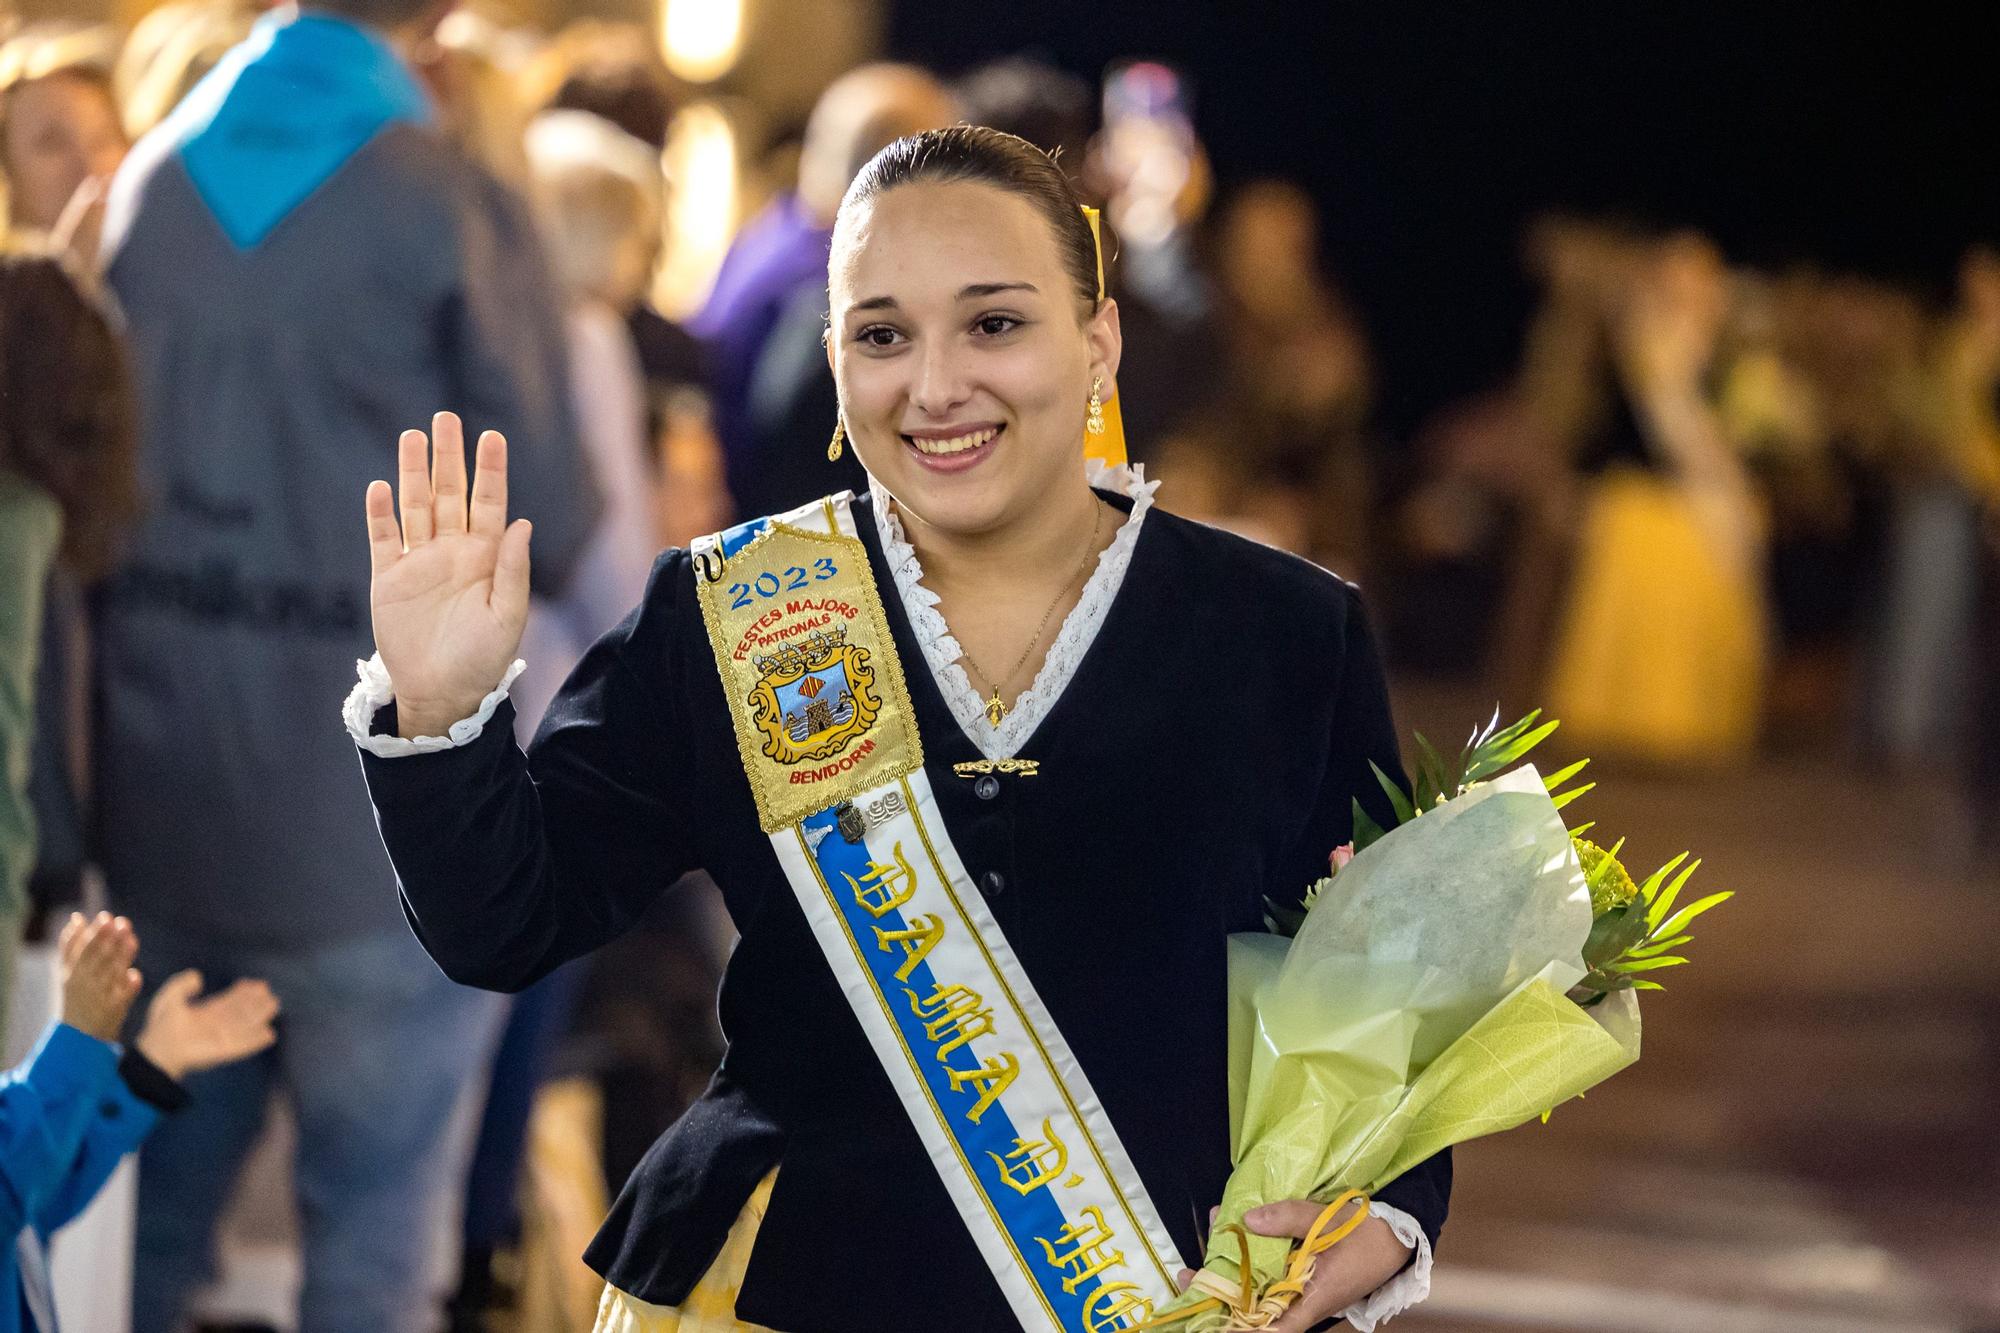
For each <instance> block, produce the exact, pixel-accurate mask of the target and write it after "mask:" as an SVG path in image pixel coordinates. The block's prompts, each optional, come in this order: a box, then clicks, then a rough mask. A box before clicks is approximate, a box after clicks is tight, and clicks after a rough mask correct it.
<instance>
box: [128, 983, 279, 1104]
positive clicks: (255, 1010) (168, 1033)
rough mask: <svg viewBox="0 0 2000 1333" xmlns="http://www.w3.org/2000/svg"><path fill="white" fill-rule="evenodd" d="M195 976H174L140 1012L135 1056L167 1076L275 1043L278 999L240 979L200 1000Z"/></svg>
mask: <svg viewBox="0 0 2000 1333" xmlns="http://www.w3.org/2000/svg"><path fill="white" fill-rule="evenodd" d="M199 994H201V973H199V972H196V971H193V970H189V971H186V972H176V973H174V975H172V976H171V977H168V978H167V979H166V981H165V982H164V983H162V984H161V986H160V990H159V993H158V994H156V995H155V996H153V1002H152V1004H151V1005H149V1006H147V1009H146V1026H145V1027H144V1028H143V1029H141V1030H140V1032H139V1037H138V1040H137V1042H136V1043H135V1044H136V1045H137V1046H138V1048H139V1053H140V1054H141V1055H143V1056H145V1057H146V1058H147V1059H148V1060H151V1061H152V1062H153V1063H154V1064H155V1065H158V1066H159V1067H160V1069H162V1070H163V1071H165V1073H166V1074H167V1075H168V1076H169V1077H171V1078H181V1077H183V1076H184V1075H187V1074H198V1073H200V1072H201V1071H202V1070H204V1069H213V1068H215V1067H216V1066H217V1065H226V1064H228V1063H230V1062H231V1061H232V1060H241V1059H242V1058H243V1057H244V1056H246V1055H255V1054H256V1053H257V1052H259V1051H261V1050H263V1049H264V1048H265V1047H266V1046H269V1045H270V1044H271V1043H272V1042H274V1041H276V1040H277V1039H278V1036H277V1033H276V1031H274V1030H273V1029H272V1027H271V1023H272V1020H274V1019H276V1018H277V1016H278V997H277V996H275V995H273V994H272V993H271V988H270V987H269V986H267V985H265V984H264V983H263V982H261V981H253V980H249V979H247V978H246V979H245V980H242V981H238V982H236V983H235V984H234V985H232V986H231V987H229V989H227V990H224V991H218V992H217V993H216V994H214V995H211V996H209V997H208V998H207V999H204V1000H197V999H196V998H195V996H197V995H199Z"/></svg>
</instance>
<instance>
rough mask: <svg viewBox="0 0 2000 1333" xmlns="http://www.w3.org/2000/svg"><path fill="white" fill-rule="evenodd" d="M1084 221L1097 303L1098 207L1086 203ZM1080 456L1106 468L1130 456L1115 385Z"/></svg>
mask: <svg viewBox="0 0 2000 1333" xmlns="http://www.w3.org/2000/svg"><path fill="white" fill-rule="evenodd" d="M1083 216H1084V220H1085V221H1087V222H1088V223H1090V244H1091V247H1092V248H1093V249H1094V250H1096V252H1097V303H1098V304H1099V305H1103V304H1104V223H1103V219H1102V217H1101V216H1100V214H1099V213H1098V210H1097V209H1095V208H1092V207H1091V206H1090V205H1089V204H1085V205H1083ZM1083 456H1084V458H1085V459H1086V460H1091V459H1095V460H1097V461H1099V462H1102V463H1103V464H1104V465H1105V466H1106V467H1123V466H1125V463H1126V461H1127V459H1128V458H1129V455H1128V453H1127V451H1126V449H1125V414H1124V413H1123V412H1121V411H1120V410H1119V408H1118V386H1117V385H1115V384H1114V385H1112V386H1111V397H1110V398H1108V399H1106V400H1105V402H1104V429H1103V430H1102V431H1100V432H1098V433H1095V434H1092V433H1090V432H1085V434H1084V437H1083Z"/></svg>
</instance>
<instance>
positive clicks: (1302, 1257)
mask: <svg viewBox="0 0 2000 1333" xmlns="http://www.w3.org/2000/svg"><path fill="white" fill-rule="evenodd" d="M1498 723H1499V719H1498V717H1497V716H1496V717H1495V718H1494V720H1493V722H1492V723H1490V724H1489V725H1487V726H1486V727H1485V728H1483V729H1482V730H1480V731H1479V732H1476V733H1475V734H1474V735H1473V737H1472V739H1471V741H1470V742H1469V743H1468V744H1467V745H1466V747H1465V750H1464V752H1463V753H1462V754H1461V755H1460V756H1459V757H1458V759H1457V761H1456V762H1455V763H1453V762H1449V761H1447V760H1446V759H1445V758H1444V757H1443V756H1442V755H1440V754H1439V753H1438V751H1437V750H1436V749H1434V748H1433V747H1432V746H1431V745H1430V744H1429V743H1428V742H1426V741H1425V740H1424V739H1423V737H1421V736H1419V737H1418V738H1417V744H1418V749H1419V756H1420V757H1419V761H1418V765H1417V773H1416V781H1415V783H1414V786H1413V790H1412V792H1411V793H1410V794H1409V795H1407V796H1406V795H1405V794H1404V793H1403V791H1402V789H1401V788H1400V787H1398V786H1397V784H1396V783H1395V782H1394V781H1392V780H1391V779H1390V778H1389V777H1388V775H1387V774H1384V773H1382V772H1381V770H1379V769H1377V770H1376V776H1377V778H1378V779H1379V780H1380V782H1381V784H1382V786H1383V788H1384V789H1385V790H1386V791H1387V792H1388V794H1389V799H1390V801H1391V803H1392V805H1393V806H1394V808H1395V811H1396V814H1397V817H1398V821H1399V822H1398V823H1397V826H1396V827H1395V828H1394V829H1393V830H1389V831H1386V832H1385V831H1384V830H1383V829H1382V828H1380V827H1379V826H1377V825H1376V824H1375V823H1374V821H1373V820H1371V819H1369V817H1368V816H1367V815H1366V814H1365V813H1363V811H1362V809H1361V807H1360V804H1359V803H1358V802H1357V803H1356V805H1355V809H1354V842H1353V843H1352V844H1351V845H1350V846H1348V847H1343V848H1341V849H1339V850H1338V851H1336V852H1335V853H1334V854H1333V858H1332V862H1333V864H1332V874H1331V875H1330V876H1329V877H1328V878H1327V879H1324V880H1321V881H1320V882H1319V883H1318V884H1316V885H1314V886H1312V888H1311V889H1310V890H1309V891H1308V892H1307V894H1306V896H1305V901H1304V905H1303V907H1302V908H1294V909H1289V910H1287V909H1283V908H1280V907H1277V906H1273V907H1272V908H1271V909H1270V915H1269V920H1270V924H1271V926H1272V927H1273V931H1274V933H1272V934H1257V935H1239V936H1234V937H1232V938H1231V940H1230V950H1231V952H1230V960H1229V965H1230V977H1229V983H1230V996H1231V998H1230V1005H1231V1012H1230V1129H1231V1136H1232V1145H1231V1147H1232V1152H1233V1154H1234V1161H1235V1170H1234V1172H1233V1174H1232V1175H1231V1176H1230V1180H1229V1184H1228V1187H1227V1188H1226V1190H1225V1192H1224V1194H1223V1199H1222V1207H1221V1210H1220V1212H1219V1214H1218V1216H1217V1219H1216V1221H1217V1225H1216V1227H1215V1230H1214V1232H1213V1233H1212V1235H1211V1237H1210V1241H1209V1249H1208V1254H1207V1257H1206V1260H1205V1262H1204V1264H1203V1267H1202V1270H1201V1272H1200V1273H1198V1274H1197V1275H1196V1277H1195V1279H1194V1282H1193V1284H1192V1285H1191V1286H1190V1287H1189V1289H1188V1291H1187V1292H1186V1293H1185V1294H1184V1295H1183V1296H1181V1297H1180V1298H1179V1299H1178V1300H1176V1301H1175V1302H1174V1304H1173V1305H1171V1306H1169V1307H1168V1308H1167V1310H1166V1311H1165V1312H1163V1313H1164V1319H1163V1321H1162V1322H1163V1323H1170V1324H1173V1325H1174V1326H1175V1327H1179V1328H1183V1329H1186V1330H1189V1333H1208V1331H1209V1330H1242V1329H1260V1328H1265V1327H1268V1326H1269V1325H1270V1324H1271V1323H1272V1322H1274V1321H1275V1320H1276V1319H1278V1318H1279V1317H1280V1316H1281V1315H1282V1314H1283V1313H1284V1311H1285V1310H1286V1309H1287V1308H1288V1307H1289V1306H1290V1304H1291V1303H1292V1302H1293V1301H1294V1300H1295V1299H1297V1297H1298V1294H1299V1293H1300V1292H1301V1291H1302V1290H1303V1289H1304V1286H1305V1283H1306V1280H1307V1279H1308V1278H1309V1277H1310V1276H1311V1271H1312V1266H1313V1262H1314V1260H1315V1258H1316V1257H1317V1255H1319V1254H1320V1253H1323V1252H1324V1251H1325V1250H1326V1249H1327V1248H1329V1247H1330V1246H1331V1245H1332V1244H1334V1243H1335V1242H1337V1241H1338V1240H1339V1239H1340V1238H1341V1237H1342V1236H1344V1235H1346V1234H1347V1232H1349V1231H1351V1230H1352V1229H1353V1228H1354V1227H1356V1226H1358V1225H1359V1224H1360V1223H1361V1222H1362V1221H1363V1220H1365V1218H1366V1216H1367V1209H1366V1203H1365V1200H1364V1198H1363V1196H1365V1195H1366V1194H1368V1193H1372V1192H1373V1191H1375V1190H1377V1189H1379V1188H1380V1187H1381V1186H1382V1185H1384V1184H1386V1183H1387V1182H1388V1181H1390V1180H1393V1179H1394V1178H1395V1177H1397V1176H1398V1175H1401V1174H1402V1173H1403V1172H1404V1171H1406V1170H1408V1169H1409V1168H1411V1167H1412V1166H1415V1165H1416V1164H1417V1163H1419V1162H1421V1161H1423V1160H1424V1159H1425V1158H1427V1157H1429V1156H1431V1155H1432V1154H1434V1153H1436V1152H1438V1151H1440V1150H1441V1149H1443V1148H1445V1147H1448V1146H1450V1145H1451V1144H1454V1143H1460V1142H1463V1141H1465V1140H1467V1139H1471V1138H1476V1137H1478V1136H1480V1135H1483V1134H1494V1133H1498V1132H1500V1131H1501V1130H1505V1129H1511V1128H1513V1127H1514V1126H1516V1125H1519V1124H1522V1123H1525V1122H1526V1121H1528V1120H1531V1119H1535V1118H1538V1117H1539V1118H1541V1119H1544V1120H1546V1119H1547V1118H1548V1114H1549V1112H1550V1111H1551V1110H1552V1109H1553V1108H1554V1107H1555V1106H1557V1105H1558V1104H1560V1103H1562V1102H1564V1101H1567V1100H1568V1099H1570V1098H1572V1097H1576V1096H1580V1095H1581V1094H1582V1093H1584V1092H1585V1091H1587V1090H1588V1089H1590V1088H1592V1087H1594V1086H1595V1085H1597V1084H1598V1083H1601V1082H1603V1081H1604V1080H1605V1079H1607V1078H1609V1077H1611V1075H1613V1074H1615V1073H1617V1072H1618V1071H1619V1070H1621V1069H1623V1068H1625V1067H1626V1066H1627V1065H1629V1064H1631V1063H1632V1062H1633V1061H1635V1060H1637V1059H1638V1058H1639V1007H1638V999H1637V992H1639V991H1642V990H1657V989H1659V988H1660V985H1659V982H1658V981H1657V980H1655V979H1654V976H1655V974H1656V973H1658V972H1659V971H1661V970H1662V969H1665V968H1670V967H1674V966H1677V965H1679V964H1681V963H1684V962H1686V961H1687V960H1686V958H1685V957H1683V956H1682V955H1681V954H1679V953H1677V952H1676V950H1678V949H1679V948H1680V947H1681V946H1682V945H1684V944H1686V943H1687V942H1688V939H1689V936H1688V934H1687V927H1688V925H1689V924H1690V923H1691V922H1692V921H1693V920H1694V919H1695V918H1696V917H1698V916H1700V915H1701V914H1702V913H1703V912H1706V911H1707V910H1708V909H1709V908H1711V907H1714V906H1715V905H1716V904H1717V903H1720V902H1722V901H1723V900H1724V899H1726V898H1728V897H1729V896H1730V895H1729V894H1728V893H1716V894H1711V895H1709V896H1707V897H1705V898H1702V899H1700V900H1698V901H1695V902H1692V903H1689V904H1688V905H1686V906H1683V907H1679V908H1676V903H1678V902H1679V899H1680V894H1681V890H1682V889H1683V888H1684V887H1685V886H1686V884H1687V882H1688V879H1689V877H1690V876H1691V875H1692V874H1693V873H1694V870H1695V868H1696V866H1698V865H1699V864H1700V863H1699V862H1691V861H1689V860H1688V858H1687V856H1686V854H1685V853H1683V854H1682V855H1681V856H1678V857H1675V858H1674V859H1673V860H1672V861H1669V862H1668V863H1667V864H1666V865H1664V866H1661V867H1660V868H1659V869H1658V870H1655V871H1654V872H1653V873H1652V874H1650V875H1648V876H1647V877H1646V878H1645V879H1644V880H1641V881H1636V882H1635V881H1634V880H1633V878H1632V877H1631V875H1629V874H1628V873H1627V872H1626V870H1625V868H1624V866H1623V865H1621V864H1620V863H1619V860H1618V853H1619V851H1620V849H1621V848H1622V846H1623V843H1622V842H1620V843H1617V844H1614V845H1613V846H1611V847H1610V848H1608V849H1607V848H1601V847H1599V846H1597V845H1596V844H1594V843H1592V842H1590V841H1588V840H1587V839H1585V837H1584V836H1583V835H1584V834H1585V833H1587V832H1589V826H1588V825H1584V826H1581V827H1579V828H1577V829H1574V830H1572V829H1570V828H1568V827H1566V826H1565V824H1564V822H1563V818H1562V815H1561V813H1560V812H1561V811H1562V809H1563V808H1564V807H1565V806H1567V805H1568V804H1569V803H1570V802H1571V801H1574V800H1575V799H1576V798H1577V797H1579V796H1581V795H1583V794H1584V793H1585V792H1586V791H1589V790H1590V787H1591V785H1594V784H1586V785H1583V786H1576V787H1571V788H1569V789H1568V790H1564V788H1565V785H1566V784H1568V783H1570V782H1571V781H1572V780H1573V779H1575V778H1576V777H1577V775H1578V774H1579V773H1580V772H1581V771H1582V770H1583V767H1584V764H1583V763H1579V764H1575V765H1572V766H1570V767H1568V768H1565V769H1564V770H1562V771H1561V772H1560V773H1557V774H1555V775H1554V776H1553V777H1550V778H1548V779H1544V778H1542V777H1541V776H1540V775H1539V774H1538V773H1536V771H1535V769H1534V768H1533V767H1532V766H1529V765H1526V764H1522V763H1521V760H1522V759H1523V758H1524V757H1525V756H1526V755H1527V753H1528V752H1529V751H1530V750H1532V749H1533V748H1534V747H1535V746H1536V745H1537V744H1539V743H1540V742H1541V741H1542V740H1544V739H1545V738H1546V737H1547V736H1548V735H1549V734H1550V733H1551V732H1552V731H1553V730H1554V729H1555V727H1556V724H1555V723H1554V722H1546V723H1539V724H1538V715H1537V714H1532V713H1531V714H1530V715H1529V716H1527V717H1526V718H1524V719H1522V720H1521V721H1519V722H1517V723H1515V724H1513V725H1512V726H1509V727H1504V728H1503V727H1501V726H1499V725H1498ZM1585 762H1586V763H1587V762H1588V761H1585ZM1516 765H1520V766H1519V767H1515V766H1516ZM1510 770H1511V771H1510ZM1302 1198H1312V1199H1318V1200H1321V1201H1330V1202H1329V1203H1328V1207H1327V1208H1326V1210H1325V1212H1323V1213H1322V1214H1321V1215H1320V1218H1319V1225H1317V1226H1316V1227H1315V1228H1314V1232H1313V1235H1312V1236H1310V1237H1309V1238H1308V1239H1307V1240H1306V1241H1304V1242H1303V1243H1301V1244H1298V1245H1297V1246H1296V1247H1294V1244H1293V1242H1292V1241H1290V1240H1287V1239H1283V1238H1270V1237H1262V1236H1256V1235H1252V1234H1250V1233H1248V1232H1247V1231H1246V1230H1245V1229H1244V1227H1243V1225H1242V1219H1243V1215H1244V1213H1246V1212H1247V1211H1248V1210H1249V1209H1251V1208H1254V1207H1256V1206H1258V1205H1260V1204H1264V1203H1271V1202H1277V1201H1280V1200H1285V1199H1302Z"/></svg>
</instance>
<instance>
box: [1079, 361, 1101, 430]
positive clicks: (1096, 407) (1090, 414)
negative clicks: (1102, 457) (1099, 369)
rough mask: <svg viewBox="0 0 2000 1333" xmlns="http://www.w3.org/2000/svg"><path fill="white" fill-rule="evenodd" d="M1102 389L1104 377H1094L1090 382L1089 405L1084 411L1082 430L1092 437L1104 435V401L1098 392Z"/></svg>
mask: <svg viewBox="0 0 2000 1333" xmlns="http://www.w3.org/2000/svg"><path fill="white" fill-rule="evenodd" d="M1103 388H1104V376H1102V375H1098V376H1095V377H1094V378H1093V379H1092V380H1091V381H1090V403H1089V406H1088V407H1087V408H1086V409H1085V416H1084V418H1083V428H1084V430H1085V431H1087V432H1089V433H1090V434H1092V435H1102V434H1104V399H1103V398H1102V397H1101V396H1100V393H1099V391H1100V390H1102V389H1103Z"/></svg>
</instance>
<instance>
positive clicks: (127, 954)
mask: <svg viewBox="0 0 2000 1333" xmlns="http://www.w3.org/2000/svg"><path fill="white" fill-rule="evenodd" d="M138 953H139V937H138V936H137V935H135V934H133V933H132V923H131V922H130V921H127V920H126V919H125V918H124V917H122V916H120V917H114V916H112V915H111V913H109V912H99V913H98V914H97V915H96V916H95V917H91V918H89V919H87V920H86V919H85V917H84V915H83V914H82V913H81V912H71V913H70V916H69V921H68V922H67V923H66V924H65V925H64V926H63V928H62V934H61V936H60V937H58V939H57V941H56V957H57V959H58V965H59V967H60V969H61V974H62V1014H61V1018H62V1021H63V1022H65V1023H67V1024H69V1025H70V1026H71V1027H73V1028H75V1029H76V1030H77V1031H79V1032H83V1033H87V1034H88V1035H90V1036H93V1037H95V1038H97V1039H98V1040H99V1041H116V1040H118V1029H119V1028H121V1027H123V1026H124V1025H125V1014H126V1011H127V1010H129V1009H130V1008H131V1007H132V998H133V997H134V996H136V995H137V994H138V993H139V974H138V973H137V972H136V971H134V970H133V968H132V960H133V959H134V958H135V957H137V956H138Z"/></svg>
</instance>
